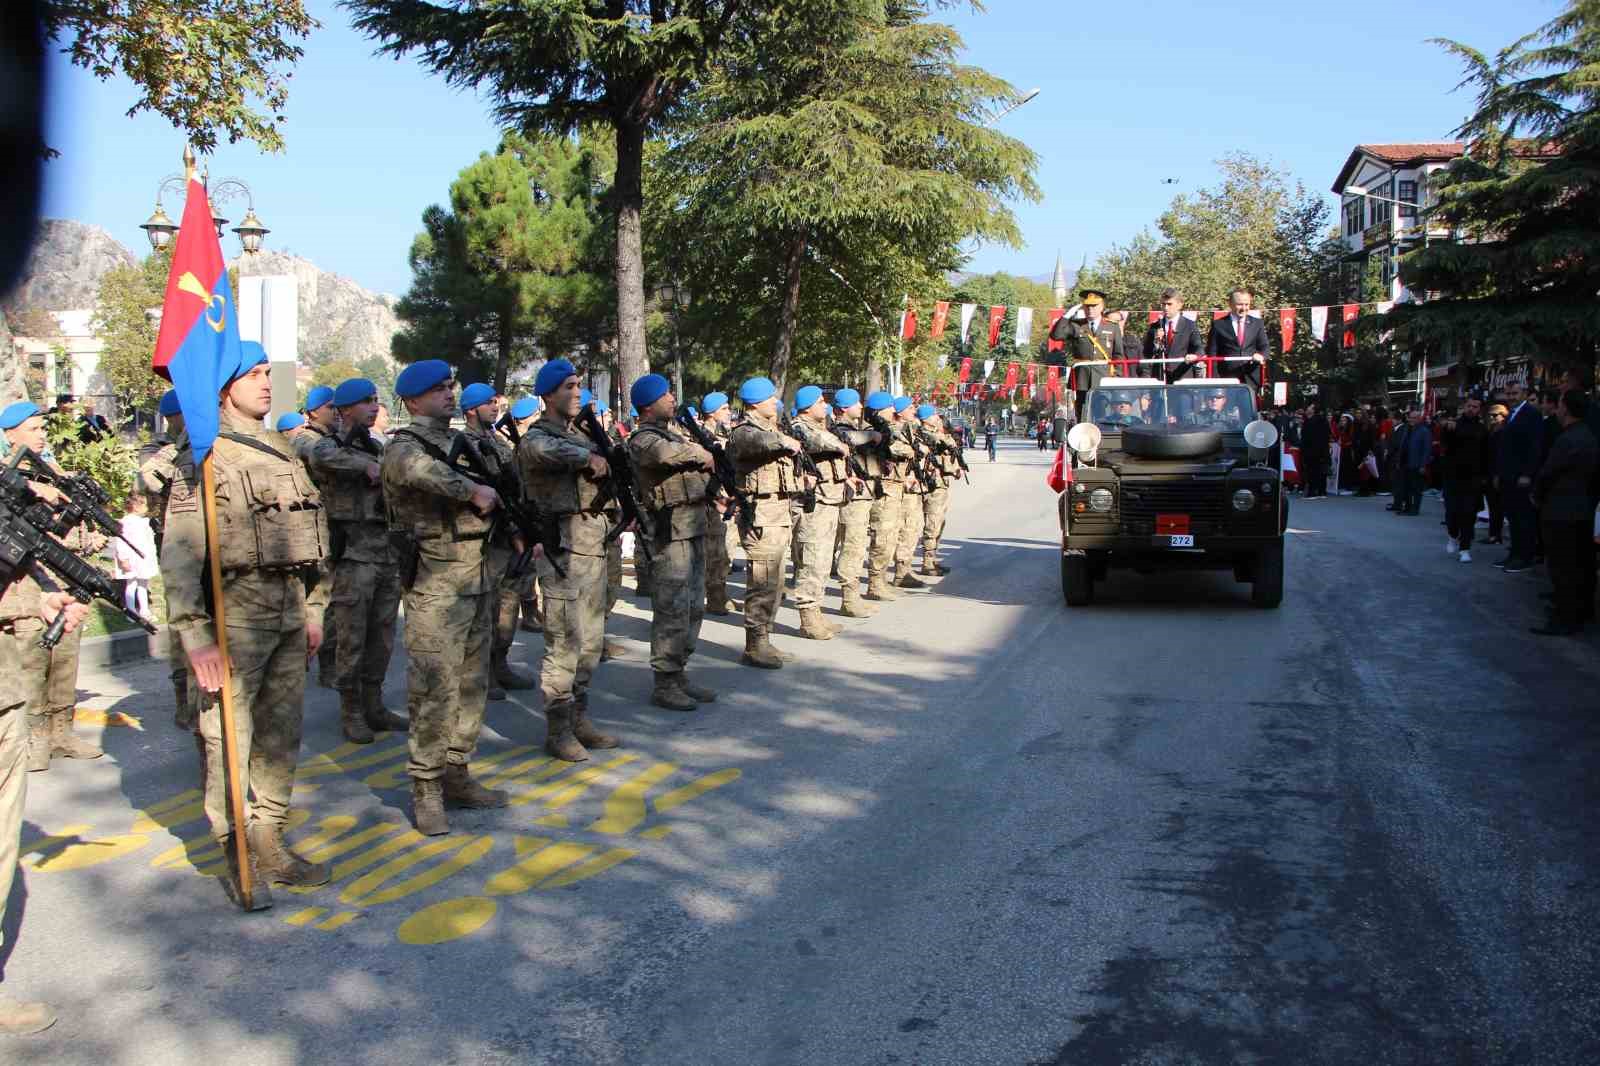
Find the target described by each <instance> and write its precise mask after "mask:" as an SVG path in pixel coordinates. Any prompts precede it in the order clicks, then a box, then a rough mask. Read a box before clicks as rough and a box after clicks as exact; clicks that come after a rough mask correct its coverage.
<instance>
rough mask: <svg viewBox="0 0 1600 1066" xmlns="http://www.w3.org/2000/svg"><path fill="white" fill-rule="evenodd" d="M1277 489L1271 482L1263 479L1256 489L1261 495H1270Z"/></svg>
mask: <svg viewBox="0 0 1600 1066" xmlns="http://www.w3.org/2000/svg"><path fill="white" fill-rule="evenodd" d="M1277 489H1278V486H1277V485H1275V484H1273V483H1272V482H1270V481H1263V482H1262V483H1261V485H1260V487H1259V488H1258V489H1257V491H1258V492H1260V493H1261V495H1263V496H1271V495H1272V494H1273V493H1274V492H1276V491H1277Z"/></svg>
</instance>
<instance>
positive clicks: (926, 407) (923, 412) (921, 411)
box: [917, 403, 939, 419]
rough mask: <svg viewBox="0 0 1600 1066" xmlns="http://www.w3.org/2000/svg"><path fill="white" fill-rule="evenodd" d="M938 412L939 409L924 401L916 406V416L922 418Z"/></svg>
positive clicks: (930, 416)
mask: <svg viewBox="0 0 1600 1066" xmlns="http://www.w3.org/2000/svg"><path fill="white" fill-rule="evenodd" d="M938 413H939V409H938V408H937V407H935V406H933V404H931V403H925V404H923V405H922V406H921V407H919V408H917V417H918V418H922V419H928V418H932V417H933V416H934V415H936V414H938Z"/></svg>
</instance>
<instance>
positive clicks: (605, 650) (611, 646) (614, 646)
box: [600, 640, 628, 663]
mask: <svg viewBox="0 0 1600 1066" xmlns="http://www.w3.org/2000/svg"><path fill="white" fill-rule="evenodd" d="M627 657H628V649H627V648H625V647H623V646H622V645H621V644H618V643H617V642H616V641H614V640H607V641H604V642H602V643H601V645H600V661H601V662H603V663H608V662H610V661H611V660H612V659H626V658H627Z"/></svg>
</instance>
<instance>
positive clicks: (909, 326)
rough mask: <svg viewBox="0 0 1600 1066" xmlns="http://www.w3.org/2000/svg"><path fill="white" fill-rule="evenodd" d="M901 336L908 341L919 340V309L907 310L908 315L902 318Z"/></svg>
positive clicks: (910, 308)
mask: <svg viewBox="0 0 1600 1066" xmlns="http://www.w3.org/2000/svg"><path fill="white" fill-rule="evenodd" d="M900 336H901V337H903V338H904V339H906V340H908V341H914V340H916V339H917V309H916V308H915V307H908V308H906V313H905V314H903V315H901V316H900Z"/></svg>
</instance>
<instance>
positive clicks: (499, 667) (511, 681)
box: [494, 652, 535, 689]
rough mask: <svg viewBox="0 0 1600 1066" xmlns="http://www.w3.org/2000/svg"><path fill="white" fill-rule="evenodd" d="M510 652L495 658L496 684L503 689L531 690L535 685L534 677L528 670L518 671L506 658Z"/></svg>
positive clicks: (502, 653)
mask: <svg viewBox="0 0 1600 1066" xmlns="http://www.w3.org/2000/svg"><path fill="white" fill-rule="evenodd" d="M509 654H510V653H509V652H501V653H500V654H498V655H496V656H495V657H494V680H495V684H497V685H499V686H500V687H502V688H509V689H529V688H532V687H533V686H534V684H535V681H534V678H533V675H532V674H530V673H528V672H527V671H526V670H518V669H517V668H516V667H515V666H512V665H511V662H510V661H509V660H508V659H507V658H506V656H507V655H509Z"/></svg>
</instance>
